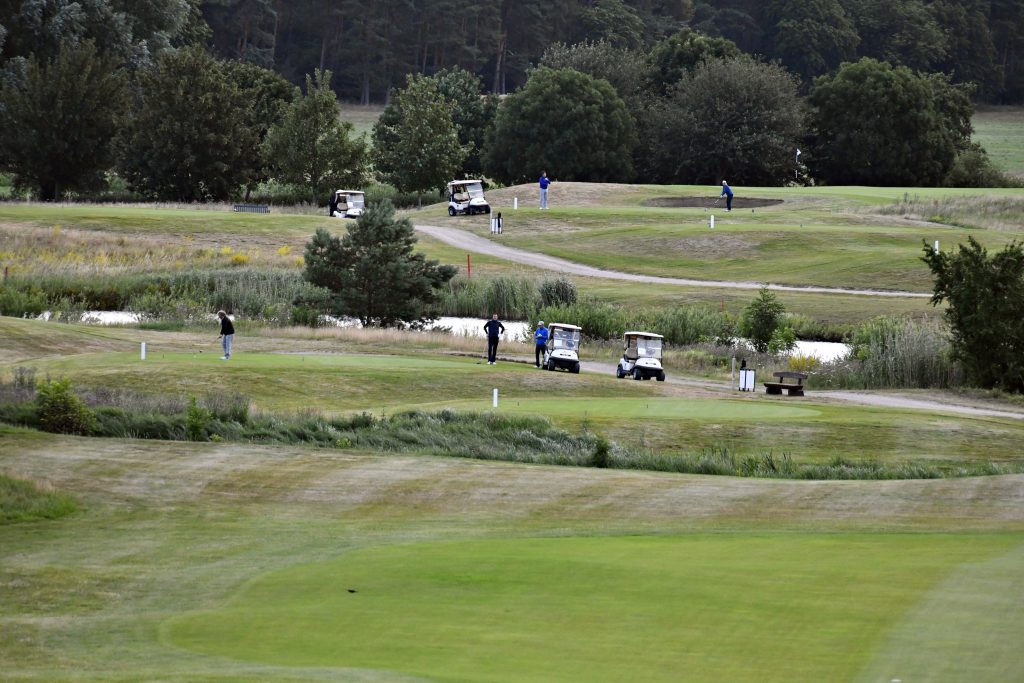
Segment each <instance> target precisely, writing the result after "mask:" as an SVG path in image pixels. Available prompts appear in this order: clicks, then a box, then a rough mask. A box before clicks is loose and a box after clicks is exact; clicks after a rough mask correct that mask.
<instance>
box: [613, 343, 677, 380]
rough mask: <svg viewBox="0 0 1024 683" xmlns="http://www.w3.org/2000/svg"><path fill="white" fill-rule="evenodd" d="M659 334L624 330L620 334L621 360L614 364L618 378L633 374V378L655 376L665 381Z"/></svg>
mask: <svg viewBox="0 0 1024 683" xmlns="http://www.w3.org/2000/svg"><path fill="white" fill-rule="evenodd" d="M662 339H664V337H662V336H661V335H660V334H653V333H651V332H626V333H625V334H624V335H622V346H623V349H624V350H623V352H622V360H620V361H619V364H618V365H617V366H615V376H616V377H618V378H619V379H622V378H623V377H627V376H629V375H632V376H633V379H650V378H652V377H653V378H655V379H656V380H658V381H659V382H664V381H665V370H664V369H663V368H662V367H661V340H662Z"/></svg>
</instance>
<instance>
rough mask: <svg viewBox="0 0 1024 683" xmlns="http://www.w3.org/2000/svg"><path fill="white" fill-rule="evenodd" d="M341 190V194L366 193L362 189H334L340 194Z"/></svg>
mask: <svg viewBox="0 0 1024 683" xmlns="http://www.w3.org/2000/svg"><path fill="white" fill-rule="evenodd" d="M339 192H340V193H341V194H366V193H365V192H363V191H362V190H335V191H334V193H335V194H338V193H339Z"/></svg>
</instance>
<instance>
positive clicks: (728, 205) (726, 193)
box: [715, 180, 732, 211]
mask: <svg viewBox="0 0 1024 683" xmlns="http://www.w3.org/2000/svg"><path fill="white" fill-rule="evenodd" d="M722 197H725V210H726V211H732V188H731V187H729V183H727V182H725V181H724V180H723V181H722V194H720V195H719V196H718V198H719V199H721V198H722ZM715 203H716V204H717V202H715Z"/></svg>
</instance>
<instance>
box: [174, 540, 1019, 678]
mask: <svg viewBox="0 0 1024 683" xmlns="http://www.w3.org/2000/svg"><path fill="white" fill-rule="evenodd" d="M1020 542H1021V538H1020V536H1019V535H1016V536H1015V535H1010V534H992V535H939V534H928V535H904V534H874V535H869V534H858V535H826V534H808V535H800V534H787V535H781V534H779V535H771V534H715V535H695V536H684V537H603V538H593V537H587V538H578V537H577V538H552V539H508V540H485V541H460V542H451V543H434V544H416V545H402V546H389V547H381V548H371V549H364V550H360V551H354V552H352V553H349V554H346V555H343V556H341V557H339V558H338V559H336V560H333V561H330V562H324V563H316V564H305V565H300V566H296V567H293V568H290V569H287V570H284V571H279V572H273V573H270V574H267V575H264V576H262V577H259V578H257V579H256V580H254V581H252V582H250V583H249V584H247V585H246V586H245V587H244V588H243V589H242V590H241V591H240V592H239V593H238V594H237V595H235V596H234V597H233V598H232V599H231V600H229V602H228V603H227V604H226V605H224V606H223V608H221V609H217V610H212V611H206V612H201V613H194V614H191V615H188V616H184V617H179V618H175V619H173V620H171V621H169V622H166V623H165V624H164V625H163V628H162V637H163V638H164V639H165V640H168V641H169V642H170V643H171V644H173V645H175V646H179V647H183V648H186V649H189V650H193V651H198V652H202V653H206V654H210V655H215V656H221V657H230V658H233V659H236V660H242V661H249V662H263V663H268V664H276V665H284V666H296V667H300V666H301V667H308V666H334V667H358V668H362V669H377V670H387V671H395V672H403V673H408V674H414V675H419V676H425V677H429V678H430V679H432V680H438V681H625V680H638V681H641V680H642V681H680V680H686V681H787V682H790V681H843V680H851V679H853V678H854V677H856V676H857V675H858V673H859V672H861V671H862V670H863V669H864V668H865V666H866V665H868V664H869V663H870V662H872V660H873V659H874V657H875V656H876V650H879V649H882V648H884V646H885V644H886V643H887V637H888V635H889V633H890V631H891V630H892V629H893V628H894V627H895V626H897V625H898V624H900V623H901V620H903V619H904V618H905V615H907V614H908V613H910V612H911V611H912V610H913V609H914V608H915V607H916V606H917V605H918V604H919V603H920V602H921V601H922V600H923V599H925V598H926V596H927V595H928V594H929V591H932V590H933V588H935V587H936V586H937V585H940V584H941V582H942V581H943V580H945V579H946V578H947V577H948V576H949V574H950V572H952V571H954V570H955V569H956V568H957V567H958V566H960V565H962V564H964V563H969V562H976V561H979V560H986V559H989V558H993V557H996V556H1000V555H1006V554H1007V552H1008V551H1009V550H1011V549H1012V548H1013V547H1014V546H1015V545H1019V544H1020ZM1011 556H1012V557H1014V558H1015V560H1014V561H1015V562H1016V565H1015V567H1016V569H1017V571H1018V573H1019V570H1020V568H1021V567H1020V563H1021V558H1020V554H1019V553H1017V554H1016V555H1012V554H1011ZM999 587H1000V586H998V585H997V586H995V587H994V590H998V589H999ZM977 588H978V589H979V590H984V586H980V587H977ZM987 597H988V598H990V599H993V600H995V599H1004V598H1003V597H1002V596H999V595H989V596H987ZM975 604H976V605H977V607H976V608H975V609H976V610H979V611H980V610H984V609H985V606H984V605H985V601H979V602H978V603H975ZM967 607H968V608H969V607H970V606H967ZM1018 621H1019V620H1018ZM998 665H999V666H1002V667H1008V668H1004V669H1002V670H999V671H996V670H989V671H982V672H980V673H981V674H982V676H981V678H975V679H974V680H982V679H984V680H1011V679H1017V680H1019V676H1020V674H1021V673H1022V671H1021V669H1022V667H1024V664H1022V663H1021V662H1020V661H1019V660H1017V659H1013V658H1005V659H1003V660H1000V661H999V662H998ZM929 680H934V679H929Z"/></svg>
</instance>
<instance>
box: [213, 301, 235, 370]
mask: <svg viewBox="0 0 1024 683" xmlns="http://www.w3.org/2000/svg"><path fill="white" fill-rule="evenodd" d="M217 317H218V318H220V337H218V338H219V339H220V343H221V346H223V347H224V355H223V356H221V357H220V359H221V360H229V359H230V358H231V342H233V341H234V340H235V326H234V325H232V324H231V318H229V317H228V314H227V313H225V312H224V311H217Z"/></svg>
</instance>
